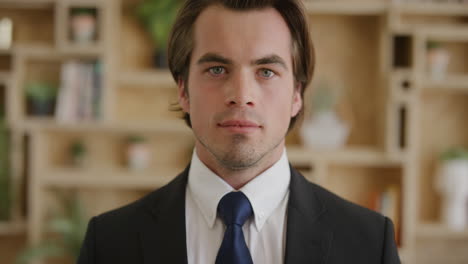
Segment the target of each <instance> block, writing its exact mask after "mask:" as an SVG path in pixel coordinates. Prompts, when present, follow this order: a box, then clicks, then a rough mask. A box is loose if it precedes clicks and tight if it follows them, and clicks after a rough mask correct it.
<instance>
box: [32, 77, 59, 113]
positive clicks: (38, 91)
mask: <svg viewBox="0 0 468 264" xmlns="http://www.w3.org/2000/svg"><path fill="white" fill-rule="evenodd" d="M26 98H27V102H28V106H29V112H30V113H31V114H32V115H38V116H50V115H53V113H54V107H55V101H56V98H57V87H56V86H54V85H51V84H49V83H46V82H30V83H28V84H27V85H26Z"/></svg>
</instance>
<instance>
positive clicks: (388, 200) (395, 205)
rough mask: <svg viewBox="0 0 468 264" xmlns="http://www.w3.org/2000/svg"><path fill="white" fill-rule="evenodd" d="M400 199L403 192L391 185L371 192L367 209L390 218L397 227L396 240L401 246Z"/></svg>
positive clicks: (396, 186)
mask: <svg viewBox="0 0 468 264" xmlns="http://www.w3.org/2000/svg"><path fill="white" fill-rule="evenodd" d="M400 198H401V190H400V187H399V186H398V185H396V184H391V185H389V186H387V187H385V188H384V189H382V190H376V191H373V192H371V194H370V197H369V201H368V204H367V207H368V208H369V209H371V210H374V211H376V212H379V213H381V214H382V215H384V216H387V217H388V218H390V219H391V220H392V222H393V224H394V227H395V240H396V241H397V244H400V210H401V206H400Z"/></svg>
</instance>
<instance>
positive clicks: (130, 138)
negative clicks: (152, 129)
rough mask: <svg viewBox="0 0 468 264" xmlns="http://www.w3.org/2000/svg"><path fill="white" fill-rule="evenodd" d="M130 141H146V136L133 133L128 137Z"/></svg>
mask: <svg viewBox="0 0 468 264" xmlns="http://www.w3.org/2000/svg"><path fill="white" fill-rule="evenodd" d="M127 141H128V143H142V142H145V141H146V138H145V137H143V136H140V135H131V136H129V137H128V138H127Z"/></svg>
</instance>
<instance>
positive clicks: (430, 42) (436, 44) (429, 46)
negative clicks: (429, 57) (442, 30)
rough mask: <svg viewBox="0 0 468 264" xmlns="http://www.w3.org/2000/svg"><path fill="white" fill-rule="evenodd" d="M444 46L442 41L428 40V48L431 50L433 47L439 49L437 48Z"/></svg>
mask: <svg viewBox="0 0 468 264" xmlns="http://www.w3.org/2000/svg"><path fill="white" fill-rule="evenodd" d="M440 47H442V43H440V42H437V41H428V42H427V49H429V50H431V49H437V48H440Z"/></svg>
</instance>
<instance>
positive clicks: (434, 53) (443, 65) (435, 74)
mask: <svg viewBox="0 0 468 264" xmlns="http://www.w3.org/2000/svg"><path fill="white" fill-rule="evenodd" d="M427 62H428V72H429V75H430V78H431V79H432V80H433V81H442V80H444V79H445V78H446V75H447V67H448V64H449V62H450V53H449V52H448V51H447V50H446V49H444V48H433V49H430V50H429V51H428V52H427Z"/></svg>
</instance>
